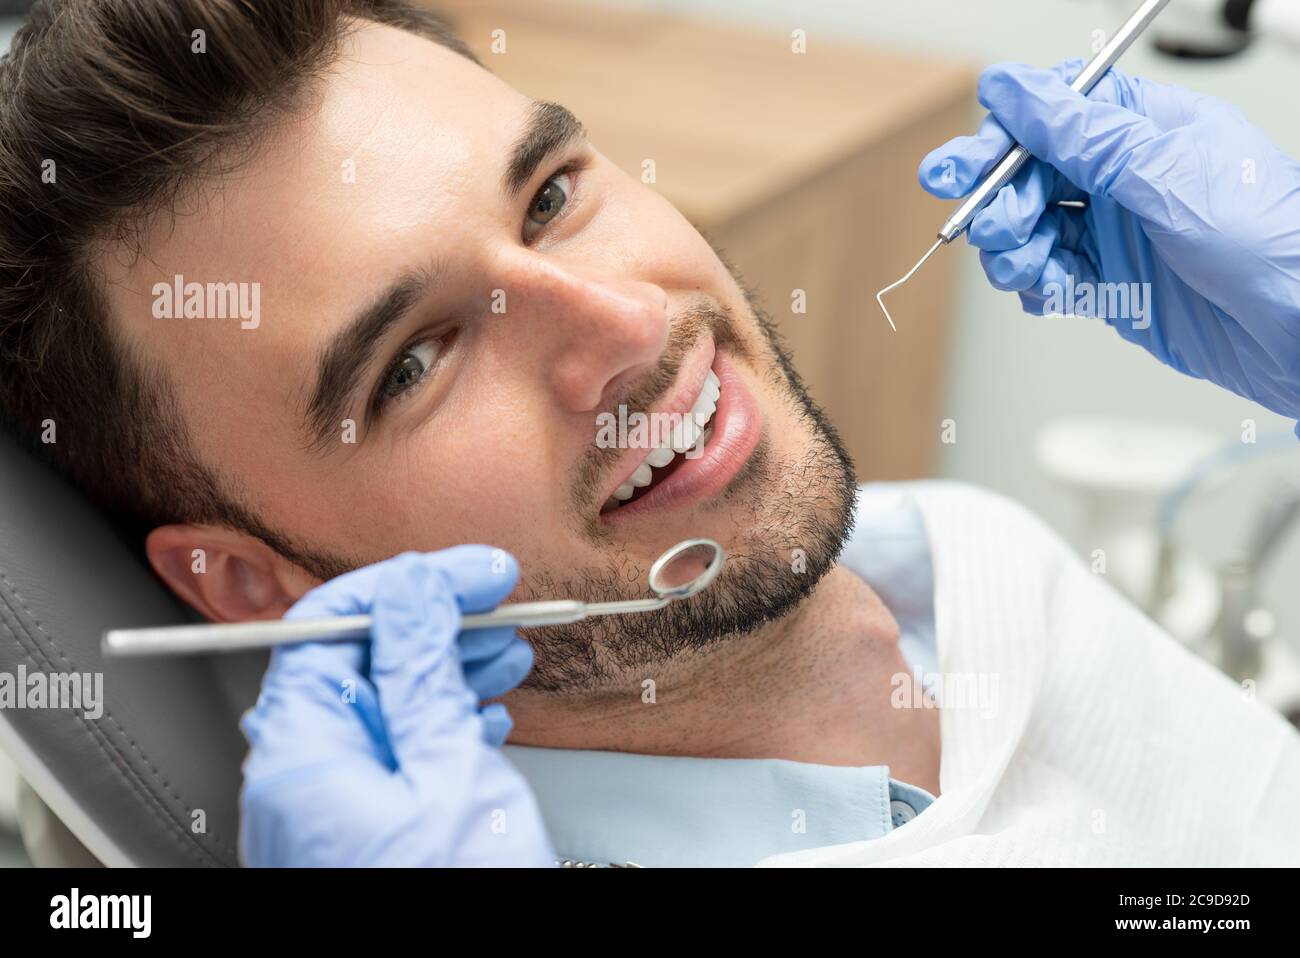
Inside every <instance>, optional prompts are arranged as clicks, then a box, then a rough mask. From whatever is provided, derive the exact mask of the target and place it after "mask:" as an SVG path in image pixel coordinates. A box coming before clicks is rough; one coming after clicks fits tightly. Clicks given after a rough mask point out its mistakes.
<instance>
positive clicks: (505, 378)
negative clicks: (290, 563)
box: [103, 26, 852, 690]
mask: <svg viewBox="0 0 1300 958" xmlns="http://www.w3.org/2000/svg"><path fill="white" fill-rule="evenodd" d="M316 92H317V93H318V98H314V99H313V100H312V101H311V102H310V103H309V104H308V106H307V107H306V108H305V109H303V110H301V111H299V113H298V114H296V115H295V118H294V119H293V120H291V121H287V122H284V123H281V124H279V125H278V126H277V127H276V129H275V130H274V131H273V132H272V133H271V134H269V135H268V136H267V137H266V138H265V139H264V142H263V143H262V145H261V148H260V149H259V151H258V153H257V155H256V157H255V158H254V159H253V160H252V161H251V162H248V163H245V164H243V165H241V166H240V167H239V168H238V172H236V173H233V174H229V175H225V176H222V177H221V178H219V179H217V180H215V181H210V182H209V183H208V184H207V185H208V186H212V187H214V188H212V189H205V190H204V191H203V193H202V195H201V196H200V197H196V198H194V199H193V200H192V201H190V202H188V203H187V204H185V205H183V207H182V208H181V209H180V210H179V212H178V214H177V215H176V216H175V217H174V218H164V220H163V221H161V222H159V223H158V224H156V226H155V227H154V228H153V229H152V230H151V231H150V232H149V233H148V234H147V235H146V236H145V242H144V255H142V256H139V257H131V256H128V255H126V254H124V253H122V252H120V251H119V252H117V253H111V254H109V255H108V256H107V257H106V258H105V261H104V264H103V265H104V269H105V271H106V273H107V274H108V277H109V283H108V298H109V305H110V308H111V311H112V313H113V317H114V322H115V323H117V324H118V329H119V332H120V333H121V335H123V336H124V337H125V338H126V339H128V340H129V341H130V342H131V343H132V345H133V346H134V348H136V349H137V350H139V351H140V353H141V354H142V355H144V356H146V357H148V358H151V359H154V360H156V361H158V362H160V363H161V364H162V365H163V366H164V367H165V368H166V369H167V370H168V373H169V376H170V379H171V381H172V382H173V383H174V385H175V388H176V390H177V393H178V396H179V401H180V404H181V407H182V412H183V415H184V417H185V419H186V421H187V422H188V424H189V427H190V431H191V439H192V442H193V445H194V447H195V452H196V453H197V455H198V457H199V459H200V460H201V461H203V462H205V463H207V464H209V465H211V466H214V467H215V468H216V470H217V472H218V473H219V474H220V476H221V477H222V480H223V481H224V482H225V484H226V485H227V486H228V487H229V489H230V491H231V494H232V495H233V496H236V497H238V498H239V499H240V500H241V501H242V502H243V503H244V504H245V505H246V506H247V507H248V508H250V509H251V510H253V511H254V512H255V513H256V514H257V515H258V516H259V517H260V518H261V519H262V520H263V522H264V523H265V524H266V525H267V526H269V527H270V528H273V529H275V530H277V531H279V532H281V533H283V534H284V535H285V536H286V537H287V539H288V540H290V541H292V542H295V543H297V544H300V545H301V546H303V548H304V549H305V550H306V552H307V553H308V554H310V555H312V556H314V557H315V558H314V560H313V562H311V563H310V565H311V566H313V567H312V568H309V570H308V571H310V572H311V573H313V574H314V575H315V576H317V577H327V576H330V575H334V574H337V573H339V572H341V571H343V570H344V569H346V568H349V567H354V566H356V565H360V564H365V563H368V562H374V561H378V560H379V559H382V558H386V557H388V556H391V555H394V554H395V553H398V552H401V551H404V550H408V549H418V550H433V549H439V548H443V547H447V546H451V545H455V544H458V543H463V542H482V543H487V544H489V545H494V546H500V547H501V548H504V549H506V550H508V551H509V552H511V553H513V554H514V555H515V556H516V557H517V558H518V560H519V563H520V566H521V568H522V570H523V576H522V579H521V582H520V586H519V589H518V590H517V592H516V595H515V596H513V598H516V599H532V598H588V599H607V598H633V597H640V596H643V595H645V594H646V588H645V582H646V574H647V571H648V569H649V566H650V564H651V562H652V561H653V560H654V558H655V557H656V556H657V555H659V554H660V553H661V552H662V551H663V550H664V549H665V548H666V547H668V546H669V545H671V544H673V543H675V542H677V541H679V540H681V539H685V538H691V537H698V536H705V537H709V538H713V539H716V540H717V541H719V542H720V543H721V544H722V545H723V546H724V548H725V549H726V550H727V552H728V555H729V557H730V559H729V563H728V566H727V569H726V571H725V572H724V574H723V576H722V577H721V578H720V579H719V580H718V582H717V583H715V584H714V586H713V587H712V588H711V589H709V590H708V591H707V592H706V593H703V594H702V595H701V596H699V597H697V598H695V599H691V600H689V601H688V602H683V603H679V604H678V605H676V606H673V607H672V608H670V609H668V610H665V611H664V613H662V614H658V615H647V616H642V617H637V618H635V619H634V618H633V617H628V618H625V619H621V620H617V621H614V620H610V621H606V622H602V623H599V624H592V625H583V626H582V627H574V628H572V629H551V630H543V631H540V632H534V633H528V637H529V638H530V639H532V641H533V643H534V647H535V649H536V652H537V666H536V668H535V670H534V674H533V676H532V677H531V680H530V681H531V682H532V684H533V685H534V687H537V688H544V689H553V690H559V689H572V688H590V687H593V686H595V685H598V684H600V683H601V682H602V681H604V680H607V679H609V678H610V677H611V676H612V675H615V674H617V671H618V669H619V668H620V667H628V666H632V665H638V664H643V663H645V662H647V661H650V660H652V659H654V658H655V657H656V656H663V655H664V654H668V653H671V652H672V651H673V650H674V649H676V648H681V647H685V646H689V645H699V644H701V643H704V642H707V641H712V640H714V639H716V638H718V637H720V636H722V635H724V634H734V633H738V632H743V631H746V630H748V629H752V628H753V627H755V626H757V625H758V624H761V622H762V621H764V620H765V619H767V618H770V617H772V616H774V615H779V614H781V613H783V612H784V611H785V610H787V609H789V608H790V607H791V606H792V605H793V604H794V603H795V602H796V601H798V599H800V598H801V597H802V596H804V595H806V594H807V592H808V590H809V589H810V588H811V587H812V585H813V584H814V583H815V581H816V579H817V578H819V577H820V575H821V574H822V573H824V571H825V570H826V569H827V568H828V567H829V566H830V565H831V563H832V562H833V559H834V556H835V555H836V554H837V552H838V549H839V545H840V544H841V541H842V538H843V535H844V533H845V526H846V521H847V516H848V508H849V503H850V499H851V493H852V479H851V467H850V466H849V465H848V463H847V459H846V458H845V457H844V455H843V453H842V451H841V450H840V449H839V447H838V444H837V443H836V442H835V441H834V437H833V434H831V433H830V432H829V430H828V429H826V428H824V424H823V423H822V422H821V420H820V417H819V415H818V414H817V413H816V410H815V409H814V408H813V407H812V406H811V404H810V403H809V402H808V401H807V400H806V397H804V396H803V395H802V394H801V392H800V390H799V389H798V388H797V385H796V383H795V382H793V381H792V379H791V376H790V375H788V370H787V369H786V368H785V367H784V366H783V364H782V361H781V357H780V356H779V354H778V351H777V349H776V346H775V342H774V340H773V339H772V338H771V337H770V336H769V335H768V333H767V332H766V331H765V328H764V324H763V323H762V322H761V320H760V318H759V317H758V315H757V314H756V312H755V310H754V309H753V307H752V306H751V304H750V303H748V302H747V299H746V296H745V294H744V292H743V291H742V289H741V288H740V286H739V285H738V283H737V282H736V281H735V279H734V278H733V277H732V275H731V274H730V273H729V271H728V269H727V268H726V267H725V266H724V264H723V263H722V262H721V261H720V260H719V258H718V256H717V255H716V254H715V253H714V251H713V250H712V248H711V247H710V246H709V244H708V243H707V242H706V241H705V240H704V239H703V238H702V237H701V236H700V234H699V233H698V232H697V231H696V230H695V229H694V228H692V227H691V225H690V224H689V223H688V222H687V221H686V220H685V219H684V218H683V217H682V216H681V215H680V214H679V213H678V212H677V211H676V210H675V209H674V208H673V206H672V205H671V204H670V203H668V202H667V201H665V200H664V199H663V198H662V197H660V196H659V195H658V194H657V193H656V192H655V191H654V190H653V189H650V188H648V187H646V186H644V185H642V184H641V183H639V182H637V181H636V180H634V179H632V178H629V177H628V176H626V175H624V174H623V173H621V172H620V171H619V170H617V169H616V168H615V167H614V166H613V165H612V164H611V163H610V162H609V161H608V160H606V159H605V158H604V157H603V156H601V155H600V154H599V153H598V152H596V150H595V149H594V148H593V147H592V146H591V145H590V144H589V143H588V142H586V140H585V138H584V137H583V135H582V133H581V130H580V128H577V127H574V126H573V125H572V124H571V123H570V118H569V117H568V116H567V115H566V114H565V112H564V111H562V110H560V109H558V108H555V107H543V106H539V105H538V104H536V103H534V102H533V101H531V100H530V99H529V98H527V97H525V96H523V95H521V94H520V93H518V92H517V91H515V90H513V89H511V88H510V87H509V86H507V85H506V84H505V83H503V82H502V81H500V80H499V79H497V78H496V77H494V76H493V75H492V74H490V73H489V72H487V71H486V70H483V69H482V68H480V67H478V66H476V65H474V64H473V63H471V62H470V61H468V60H466V59H464V58H462V57H460V56H457V55H456V54H454V53H453V52H451V51H449V50H446V49H444V48H442V47H439V46H437V45H435V44H433V43H431V42H428V41H426V40H423V39H421V38H419V37H417V36H415V35H412V34H410V33H406V32H403V31H400V30H396V29H392V28H387V27H377V26H366V27H364V28H362V29H359V30H358V31H356V32H355V33H354V34H352V35H351V36H350V37H349V38H348V39H347V40H346V41H345V43H344V47H343V55H342V57H341V58H340V60H339V61H338V62H337V64H335V66H334V68H333V69H332V70H331V71H330V72H329V73H328V75H327V76H326V77H325V78H324V79H323V81H322V83H321V84H320V86H319V87H318V89H317V91H316ZM178 275H179V276H181V277H183V281H184V282H187V283H189V282H196V283H226V282H235V283H246V284H250V287H251V284H254V283H256V284H258V285H259V288H258V294H259V296H260V301H259V307H260V311H259V316H258V322H257V325H256V328H243V327H245V326H249V325H250V324H249V323H243V324H241V322H240V321H239V320H238V319H216V318H190V319H184V318H182V319H161V318H156V317H155V315H154V308H155V302H156V297H157V294H156V293H155V284H158V283H165V284H168V285H172V284H173V283H174V281H175V277H176V276H178ZM178 306H179V304H178ZM177 311H178V312H179V308H178V310H177ZM710 369H711V370H712V371H713V373H714V374H715V375H716V376H717V377H718V379H719V380H720V395H719V397H718V401H717V408H716V410H715V411H714V413H713V415H712V418H711V421H710V431H709V433H708V439H707V442H705V443H704V444H703V446H702V448H699V447H697V448H696V449H694V450H692V452H691V453H690V454H689V455H677V456H675V457H674V459H673V461H672V462H670V463H669V464H668V465H667V466H665V467H662V468H660V469H655V470H653V473H652V475H653V476H654V478H653V480H652V483H651V485H650V486H648V487H646V488H644V489H641V490H639V491H638V492H637V493H635V494H634V495H633V497H632V498H631V499H630V500H627V501H623V500H620V499H619V498H618V495H620V494H626V491H627V490H626V488H624V489H623V490H622V493H620V492H619V489H620V487H625V486H626V485H627V483H628V481H629V479H630V477H632V476H633V475H634V473H635V472H636V471H637V470H638V467H639V466H640V465H641V463H642V462H643V460H645V459H646V458H647V456H648V455H649V454H651V452H652V450H651V449H650V448H648V447H646V446H645V445H642V446H641V447H640V448H617V447H616V448H603V446H605V445H607V444H608V443H607V440H608V439H609V433H608V431H607V432H606V433H605V434H604V438H603V439H602V438H601V435H600V424H601V423H602V422H605V423H608V422H609V419H604V420H602V419H601V418H600V417H601V414H602V413H604V414H608V415H609V416H612V417H613V419H614V421H617V419H618V417H619V407H620V405H622V406H624V407H625V410H626V412H625V416H624V418H625V421H626V417H627V415H628V414H630V413H632V412H637V411H641V412H649V413H686V412H688V410H690V409H691V407H692V405H693V403H694V402H695V400H696V399H697V397H698V396H699V394H700V393H701V391H702V390H704V389H706V388H708V387H707V386H706V379H707V378H708V372H709V370H710ZM660 421H661V422H663V421H671V420H660ZM616 438H617V437H616ZM628 438H629V439H632V441H635V438H634V437H628ZM672 438H673V437H672V436H671V434H669V436H668V439H669V441H671V440H672ZM677 438H679V439H680V438H683V437H682V436H681V435H680V434H679V436H678V437H677ZM684 438H689V436H686V437H684ZM656 458H663V453H659V454H658V455H657V456H656ZM641 477H642V478H644V470H642V476H641ZM620 501H622V502H623V504H621V505H619V507H618V508H612V506H613V504H614V503H617V502H620Z"/></svg>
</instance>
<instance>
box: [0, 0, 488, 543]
mask: <svg viewBox="0 0 1300 958" xmlns="http://www.w3.org/2000/svg"><path fill="white" fill-rule="evenodd" d="M349 17H352V18H356V19H360V20H368V21H373V22H379V23H385V24H390V25H393V26H396V27H400V28H402V29H406V30H410V31H412V32H414V33H417V34H419V35H421V36H423V37H426V38H428V39H430V40H433V41H435V42H437V43H439V44H442V45H443V46H446V47H448V48H450V49H452V50H455V51H456V52H457V53H460V54H462V55H464V56H466V57H468V58H469V59H471V60H473V59H474V57H473V55H472V54H471V53H470V52H469V50H468V49H467V48H466V47H465V46H464V44H463V43H461V41H459V40H458V39H456V37H455V36H454V35H453V34H452V33H451V32H449V30H448V29H447V28H446V27H445V26H444V24H443V23H442V22H441V21H440V20H439V19H438V18H437V17H435V16H434V15H433V14H432V13H430V12H428V11H425V10H421V9H418V8H416V7H414V6H411V5H409V4H408V3H407V2H405V0H61V2H44V3H40V4H37V6H36V7H35V8H34V9H33V10H32V12H31V15H30V17H29V19H28V21H27V23H26V24H25V25H24V26H23V28H22V29H21V30H20V31H19V32H18V34H17V35H16V37H15V38H14V41H13V45H12V49H11V51H10V52H9V54H8V55H7V56H5V57H4V58H3V59H0V417H3V418H4V419H5V420H7V421H8V425H9V427H10V428H11V430H12V431H13V432H14V433H15V434H16V435H17V436H18V438H19V439H20V441H23V442H24V443H25V444H27V445H28V446H29V447H31V448H32V449H33V450H34V451H36V452H38V453H43V454H44V455H45V456H46V457H47V458H48V459H50V460H51V461H52V462H53V463H54V464H55V465H56V466H57V467H59V468H60V469H62V470H63V471H64V472H65V473H67V474H68V475H70V477H71V478H72V480H73V481H74V482H76V483H77V484H78V485H79V486H80V487H81V488H82V489H83V490H84V491H85V492H86V494H87V495H88V496H89V497H90V498H91V499H92V501H94V502H95V503H96V504H97V505H99V506H101V507H102V508H104V509H106V510H108V511H109V512H110V513H111V514H113V515H114V516H115V517H116V518H117V519H118V520H119V523H120V524H121V525H123V526H124V528H126V529H128V530H129V531H130V533H131V534H133V535H136V536H138V535H139V534H141V533H143V532H145V531H147V530H148V529H151V528H153V527H155V526H157V525H162V524H166V523H171V522H189V523H215V524H220V525H225V526H229V527H231V528H235V529H241V530H244V531H247V532H249V533H250V534H253V535H256V536H258V537H259V538H261V539H262V540H263V541H265V542H266V543H267V544H268V545H270V546H271V547H272V548H275V549H276V550H277V551H279V552H280V553H281V554H282V555H285V556H287V557H289V558H291V559H296V560H299V561H300V562H302V563H303V564H305V565H306V566H307V567H308V568H310V566H311V563H310V561H306V562H304V561H303V560H305V559H309V557H308V556H305V555H303V554H302V553H301V552H300V551H299V550H297V549H295V547H294V546H293V544H292V543H290V542H287V541H285V540H284V538H283V537H282V536H279V535H277V534H276V533H275V532H274V531H273V530H271V529H268V528H266V527H265V526H264V525H263V523H262V522H261V521H260V520H259V519H258V517H257V516H256V515H255V514H254V512H253V511H252V510H250V509H249V508H247V507H245V506H244V505H241V503H240V501H239V496H238V495H237V494H236V491H235V490H231V489H229V488H226V487H225V486H224V485H223V482H222V481H221V478H222V477H220V476H219V475H218V473H217V472H216V471H215V470H214V469H212V468H211V467H210V466H209V465H207V464H205V463H203V462H200V461H199V459H198V458H197V457H196V455H195V453H194V451H193V448H192V446H191V443H190V441H189V439H188V437H187V433H186V426H185V422H184V421H183V419H182V417H181V415H180V412H179V410H178V408H177V404H176V402H175V398H174V393H173V392H172V390H171V388H170V385H169V381H168V378H167V375H166V373H165V371H164V370H162V369H160V368H159V367H158V365H157V364H156V363H153V362H149V361H147V360H145V359H144V358H142V357H140V356H138V355H135V354H133V353H132V352H131V351H129V350H127V349H125V348H124V347H123V346H122V345H121V344H120V342H119V341H118V340H117V339H115V337H114V335H113V332H112V328H111V324H110V323H109V321H108V315H107V312H106V310H105V307H104V303H103V298H102V296H101V295H100V290H99V288H98V286H97V280H96V277H95V275H94V272H93V270H92V269H91V268H90V266H89V263H90V262H91V260H92V256H93V252H94V250H96V249H99V248H102V247H103V246H104V244H115V243H128V244H129V243H131V242H132V237H133V234H134V233H135V231H136V230H138V229H139V228H140V227H141V226H142V225H143V224H144V223H145V222H147V221H148V220H149V219H150V218H151V217H153V216H155V215H158V214H160V213H165V212H166V211H167V210H168V209H169V208H170V206H171V204H173V203H174V201H175V200H176V199H177V197H178V196H179V194H180V193H181V191H183V190H184V189H186V187H188V186H190V185H192V184H193V183H194V182H195V181H196V180H199V179H201V178H202V177H203V176H205V175H211V174H213V173H214V172H217V171H218V170H224V169H226V168H227V167H228V166H229V165H231V164H233V163H236V162H238V157H240V156H243V155H246V153H247V151H248V149H249V148H251V147H252V146H253V145H254V144H255V141H256V139H257V137H258V136H259V133H261V132H263V131H265V129H266V127H267V126H268V125H269V124H271V123H273V122H274V120H275V119H276V118H277V117H279V116H283V115H284V114H285V112H286V111H288V110H291V109H293V108H294V107H295V106H298V105H301V102H302V98H303V96H304V94H305V92H306V91H307V90H308V89H309V88H310V86H311V83H312V81H313V80H314V79H315V78H317V77H319V76H320V74H321V73H322V72H323V70H324V69H325V68H326V67H328V66H329V64H330V62H331V60H332V58H333V57H334V56H335V53H336V50H337V48H338V43H339V39H340V37H341V35H342V33H343V31H344V30H345V29H346V24H347V22H348V21H347V18H349ZM195 31H203V33H202V34H201V35H200V34H196V33H195ZM198 41H201V42H202V44H203V45H204V46H205V47H206V51H205V52H202V53H199V52H196V49H195V48H196V46H197V45H198ZM476 62H477V61H476ZM232 158H233V159H232ZM47 420H52V421H53V423H54V426H55V437H56V441H55V442H53V443H44V442H41V441H39V440H40V438H41V434H42V431H43V426H42V424H43V423H45V422H46V421H47ZM123 520H125V522H123Z"/></svg>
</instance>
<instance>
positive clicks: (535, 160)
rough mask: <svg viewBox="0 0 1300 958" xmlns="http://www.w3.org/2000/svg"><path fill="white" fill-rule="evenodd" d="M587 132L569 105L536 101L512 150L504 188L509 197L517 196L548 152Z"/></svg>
mask: <svg viewBox="0 0 1300 958" xmlns="http://www.w3.org/2000/svg"><path fill="white" fill-rule="evenodd" d="M586 136H587V131H586V129H585V128H584V127H583V125H582V123H581V122H580V121H579V120H578V118H577V117H576V116H574V115H573V114H572V113H570V112H569V111H568V109H567V108H565V107H563V106H560V104H558V103H534V104H533V108H532V110H531V111H530V112H529V114H528V123H527V125H526V126H525V127H524V131H523V133H521V134H520V135H519V139H517V140H516V141H515V145H514V148H513V149H512V150H511V151H510V163H509V165H508V166H507V167H506V172H505V175H504V176H503V177H502V178H501V191H502V192H503V193H505V195H506V198H507V199H511V200H513V199H515V198H517V197H518V196H519V191H520V190H522V189H523V188H524V187H525V186H527V185H528V183H529V181H530V180H531V179H532V178H533V175H534V174H535V173H536V172H537V168H538V167H539V166H541V165H542V162H543V161H544V160H545V159H546V158H547V157H548V156H551V155H552V154H554V153H558V152H559V151H560V150H562V149H563V148H564V147H566V146H568V145H569V143H571V142H572V141H573V140H578V139H585V138H586Z"/></svg>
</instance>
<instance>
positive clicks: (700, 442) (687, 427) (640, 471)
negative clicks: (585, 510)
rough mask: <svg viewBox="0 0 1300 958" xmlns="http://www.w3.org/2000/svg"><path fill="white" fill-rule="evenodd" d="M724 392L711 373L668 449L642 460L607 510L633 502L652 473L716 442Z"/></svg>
mask: <svg viewBox="0 0 1300 958" xmlns="http://www.w3.org/2000/svg"><path fill="white" fill-rule="evenodd" d="M721 392H722V390H721V384H720V383H719V382H718V376H717V374H716V373H715V372H714V371H713V370H712V369H710V370H709V373H708V375H707V376H706V377H705V379H704V387H703V388H702V389H701V390H700V394H699V396H697V397H696V398H695V405H694V406H692V407H691V410H690V412H688V413H687V414H686V415H685V416H683V417H682V419H681V421H680V422H678V423H677V424H676V425H674V426H673V429H672V433H671V435H670V436H669V437H667V438H668V442H669V445H668V446H662V447H660V448H658V449H652V450H650V452H649V454H648V455H647V456H646V457H645V459H643V460H641V465H639V466H637V467H636V472H634V473H632V475H631V476H629V477H628V478H627V480H626V481H625V482H624V483H623V485H621V486H619V487H618V488H617V489H615V490H614V494H613V495H612V496H611V497H610V498H609V500H608V501H607V502H606V503H605V506H606V509H609V508H617V507H618V505H620V504H621V503H623V502H626V501H627V500H628V499H631V498H632V495H633V493H635V492H636V490H637V489H640V488H642V487H643V486H648V485H650V483H651V482H652V481H653V480H654V473H653V472H651V470H652V469H662V468H664V467H665V466H667V465H669V464H670V463H672V461H673V459H675V458H676V457H677V456H679V455H685V454H687V453H689V454H690V456H691V458H694V457H695V456H698V455H699V454H700V453H701V452H702V451H703V449H704V446H705V445H706V444H707V443H708V442H709V440H710V439H712V438H713V423H712V422H711V421H710V420H711V419H712V417H713V414H714V413H715V412H717V411H718V396H719V395H720V394H721Z"/></svg>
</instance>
